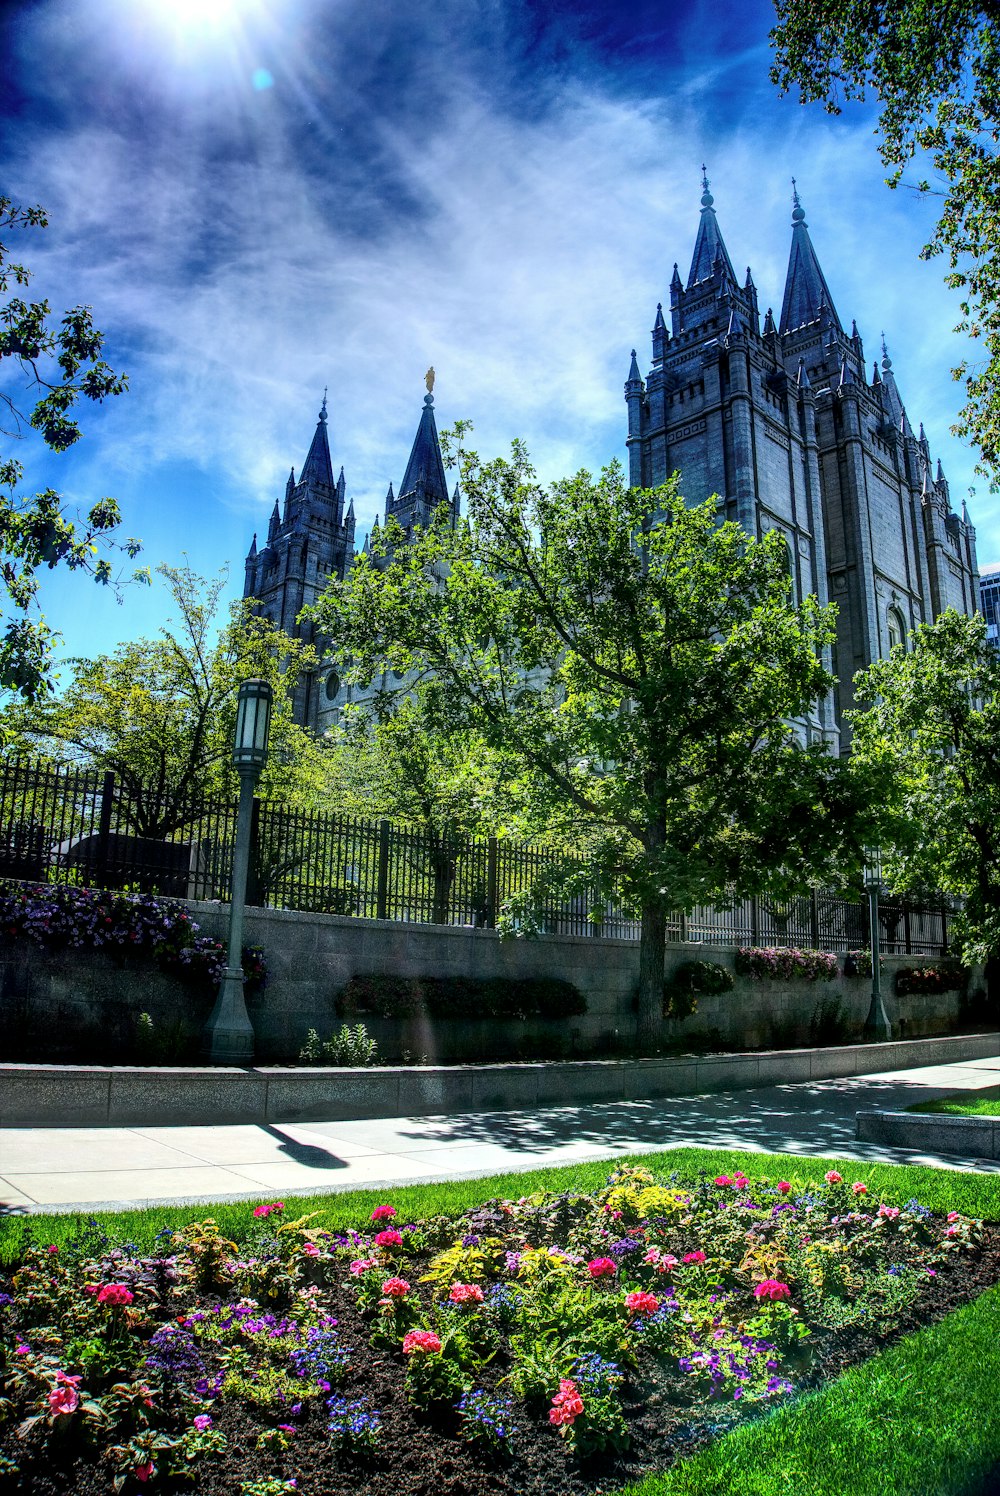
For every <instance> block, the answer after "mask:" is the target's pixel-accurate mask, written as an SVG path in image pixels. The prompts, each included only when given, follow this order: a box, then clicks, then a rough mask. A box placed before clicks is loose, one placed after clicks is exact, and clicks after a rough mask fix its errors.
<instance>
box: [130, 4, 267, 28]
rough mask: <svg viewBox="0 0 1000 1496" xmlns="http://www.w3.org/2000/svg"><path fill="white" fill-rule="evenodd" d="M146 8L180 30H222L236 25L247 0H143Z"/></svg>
mask: <svg viewBox="0 0 1000 1496" xmlns="http://www.w3.org/2000/svg"><path fill="white" fill-rule="evenodd" d="M144 3H145V5H146V8H147V10H149V11H150V12H151V13H152V14H153V15H155V16H156V17H157V18H158V19H161V20H163V21H166V22H168V23H169V24H170V25H171V26H172V27H173V29H174V30H175V31H178V32H187V33H192V32H198V31H202V32H216V33H218V32H221V31H226V30H228V29H230V28H231V27H233V26H234V25H235V24H236V23H237V22H238V21H239V20H240V16H241V12H242V11H244V10H245V9H246V0H144Z"/></svg>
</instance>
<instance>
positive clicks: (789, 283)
mask: <svg viewBox="0 0 1000 1496" xmlns="http://www.w3.org/2000/svg"><path fill="white" fill-rule="evenodd" d="M792 203H793V207H792V248H791V253H790V254H789V256H788V275H787V276H786V278H785V297H784V300H783V301H782V303H781V322H780V324H779V326H778V331H779V332H781V333H786V332H792V331H793V330H794V329H795V328H796V327H802V326H803V325H804V324H805V323H806V322H815V321H816V319H817V317H819V315H820V313H821V311H822V310H823V308H827V309H828V310H829V313H830V315H831V316H832V317H833V321H834V324H835V325H836V326H837V327H838V328H840V318H839V317H838V316H837V311H836V308H835V307H834V304H833V297H832V296H831V295H830V288H829V286H828V285H827V283H826V277H825V276H824V274H823V272H822V270H821V269H820V264H819V260H818V259H817V258H816V251H815V250H814V249H813V246H812V240H811V239H810V237H809V225H808V224H807V223H806V214H805V209H804V208H803V206H802V203H801V201H800V199H799V189H798V188H797V187H796V185H795V178H794V177H793V178H792ZM841 331H843V329H842V328H841Z"/></svg>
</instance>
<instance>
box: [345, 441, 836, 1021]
mask: <svg viewBox="0 0 1000 1496" xmlns="http://www.w3.org/2000/svg"><path fill="white" fill-rule="evenodd" d="M463 488H464V491H465V494H466V498H467V504H468V519H467V520H464V521H462V522H461V523H460V524H459V525H457V526H456V527H454V528H452V527H451V526H450V525H449V524H448V523H446V522H444V516H443V515H442V517H441V522H440V523H437V524H435V525H434V526H432V527H431V528H430V529H429V530H428V531H426V532H422V531H420V530H417V531H416V532H414V534H413V535H412V537H410V538H409V539H407V537H406V536H405V535H404V534H403V532H402V530H400V529H399V528H398V526H392V525H390V526H389V527H387V529H386V530H385V531H384V532H383V534H382V537H381V540H380V542H379V543H378V545H377V547H376V548H375V550H374V552H373V553H372V554H369V555H365V556H362V557H360V558H359V560H358V562H357V564H356V565H355V566H354V568H353V569H352V570H351V572H350V573H349V575H348V577H347V578H346V579H345V580H344V581H343V582H337V583H333V584H331V586H330V588H329V589H328V591H327V592H326V594H325V595H324V597H323V598H322V599H321V600H320V601H319V602H318V603H317V605H316V608H315V616H316V620H317V623H318V626H319V627H320V628H321V629H322V631H323V632H324V633H326V634H328V635H329V637H330V638H331V639H332V640H333V647H334V648H335V650H336V651H337V652H338V653H339V654H340V656H341V657H342V658H344V657H350V658H351V659H352V660H353V662H354V663H353V674H354V678H355V679H356V680H357V681H358V682H365V683H367V682H368V681H370V680H371V679H372V678H373V677H374V676H375V675H376V674H377V673H378V672H380V671H381V670H382V669H384V668H385V666H386V665H388V666H389V668H391V669H395V670H397V671H400V672H404V673H411V672H412V673H413V674H414V675H415V677H416V678H417V679H418V680H426V681H433V683H434V689H433V690H432V691H430V692H428V694H427V697H426V702H425V710H426V711H427V712H428V713H430V714H432V716H433V718H434V722H433V726H434V727H435V729H436V730H437V731H439V732H440V733H442V734H443V735H445V736H449V735H452V734H456V735H459V736H460V735H462V734H469V733H471V734H474V735H475V736H476V737H477V738H478V739H481V740H482V741H483V742H484V743H485V744H486V745H487V746H488V747H489V749H490V750H491V751H492V752H493V753H495V754H496V755H497V756H498V758H499V759H501V760H502V761H504V762H505V763H506V765H507V767H508V769H509V771H510V772H511V773H512V774H516V775H519V776H520V789H521V793H522V795H523V797H524V799H525V801H526V803H528V804H529V805H530V810H531V814H532V815H533V816H534V818H535V821H536V823H537V824H538V825H539V826H543V827H545V828H546V830H547V831H548V832H549V833H550V835H553V836H556V837H558V838H559V839H560V840H561V843H562V845H563V846H564V847H565V848H566V850H567V856H566V858H565V861H564V866H563V874H564V878H563V888H564V891H566V890H567V889H572V888H573V887H574V879H578V878H579V868H578V863H579V858H578V857H574V856H573V855H571V854H572V852H573V851H574V849H577V850H578V849H580V848H582V847H584V846H585V847H586V850H587V853H588V860H589V862H590V863H591V870H592V873H593V874H595V875H596V880H597V881H596V887H595V886H594V877H593V876H590V875H588V876H589V881H590V885H591V886H590V889H589V892H590V893H591V895H592V897H593V898H594V900H595V905H596V906H599V905H600V904H601V902H602V901H603V900H604V899H607V898H610V897H612V896H617V897H621V898H623V899H624V901H625V903H626V905H627V906H630V907H631V908H632V909H634V910H635V911H636V912H637V913H638V914H639V916H640V917H641V930H642V934H641V949H640V965H641V979H640V1015H639V1037H640V1042H642V1043H643V1044H646V1045H655V1044H656V1043H657V1041H658V1038H659V1035H660V1032H661V1027H660V1019H661V1004H662V995H663V961H664V947H665V938H666V922H667V916H668V913H669V911H670V910H671V909H687V910H690V909H692V908H693V907H694V906H696V905H698V904H709V905H710V904H717V905H718V904H724V903H725V902H727V900H728V897H729V890H731V889H732V888H734V887H735V889H736V890H737V891H738V893H740V894H746V893H751V892H755V891H758V890H762V889H764V888H775V889H778V890H780V889H782V888H790V887H792V886H797V887H801V886H802V884H803V883H804V882H805V881H807V880H808V879H809V878H810V877H815V878H820V877H825V876H827V875H828V874H829V873H830V870H831V868H832V867H833V866H834V864H835V863H836V861H837V859H838V858H839V856H840V853H841V848H842V842H843V834H844V826H845V824H846V821H848V820H849V817H846V818H845V817H844V816H840V815H838V814H837V813H835V805H836V802H837V801H838V798H839V797H840V796H841V795H844V796H845V805H846V796H847V793H848V791H847V788H846V786H845V782H844V781H845V776H844V775H843V774H842V773H841V772H840V768H839V764H838V763H837V762H836V761H834V760H832V759H831V758H830V757H829V755H828V754H827V753H826V751H825V750H824V748H823V747H822V746H821V745H816V746H813V747H811V748H808V749H806V748H803V747H801V746H800V745H799V744H798V743H797V741H796V740H795V737H794V735H793V733H792V731H791V729H790V727H789V721H790V720H791V719H793V718H799V717H803V716H805V715H806V713H807V712H808V710H809V708H810V706H811V704H812V703H814V702H815V700H816V698H817V697H819V696H820V695H821V693H823V692H825V691H826V690H828V689H829V687H830V684H831V677H830V676H829V674H828V673H827V671H826V670H825V669H824V667H823V665H822V663H821V659H822V654H823V651H824V649H825V647H826V645H827V644H828V642H829V640H830V638H831V618H830V613H829V610H826V609H823V608H821V607H820V606H819V605H818V603H817V602H816V601H815V599H813V598H808V599H806V600H805V601H804V602H803V603H802V604H801V605H800V606H799V607H794V606H792V604H791V603H790V601H789V584H788V579H787V575H786V569H785V557H784V546H783V544H782V541H781V539H780V537H779V536H777V535H772V536H768V537H765V538H764V539H763V540H761V541H756V540H752V539H749V538H748V537H747V536H746V534H745V533H744V532H743V531H742V530H741V529H740V528H739V527H738V526H736V525H734V524H722V525H720V524H718V523H717V517H716V508H715V502H714V500H712V501H709V502H708V503H707V504H703V505H701V506H700V507H699V508H696V509H688V508H687V507H686V506H685V503H684V500H683V499H682V498H681V497H680V496H679V494H678V493H677V486H676V480H675V481H674V482H671V483H670V484H668V485H666V486H665V487H663V488H661V489H657V490H655V491H651V492H644V491H640V490H634V489H629V488H628V486H627V485H626V483H625V481H624V479H623V475H622V473H621V470H620V468H619V467H618V466H617V465H615V466H612V467H611V468H609V469H607V470H606V471H605V472H604V473H603V474H602V475H601V477H600V478H599V479H598V480H596V481H594V480H593V479H592V478H591V477H590V476H589V475H588V474H586V473H580V474H578V475H577V476H576V477H573V478H569V479H566V480H564V481H562V482H559V483H554V484H552V485H551V486H550V487H549V488H547V489H546V488H543V487H541V486H540V485H539V483H538V482H537V480H536V477H535V473H534V471H533V469H532V468H531V466H530V464H529V462H528V459H527V456H526V454H525V452H524V450H523V448H522V447H521V446H520V444H515V446H514V449H513V455H512V458H511V460H510V461H509V462H507V461H502V460H498V461H495V462H491V463H488V464H481V463H480V462H479V461H478V459H477V458H476V457H475V456H474V455H471V454H470V455H465V456H464V460H463ZM654 516H655V518H654Z"/></svg>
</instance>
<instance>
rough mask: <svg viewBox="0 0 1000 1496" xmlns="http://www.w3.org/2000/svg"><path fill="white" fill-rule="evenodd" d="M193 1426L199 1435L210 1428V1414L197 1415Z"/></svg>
mask: <svg viewBox="0 0 1000 1496" xmlns="http://www.w3.org/2000/svg"><path fill="white" fill-rule="evenodd" d="M194 1426H195V1428H196V1429H197V1430H198V1432H199V1434H203V1433H204V1432H205V1430H206V1429H207V1428H211V1427H212V1415H211V1413H199V1414H198V1416H197V1418H196V1419H195V1421H194Z"/></svg>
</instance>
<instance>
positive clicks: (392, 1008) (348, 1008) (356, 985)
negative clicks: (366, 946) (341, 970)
mask: <svg viewBox="0 0 1000 1496" xmlns="http://www.w3.org/2000/svg"><path fill="white" fill-rule="evenodd" d="M338 1007H339V1010H340V1013H341V1015H342V1016H343V1017H344V1018H353V1017H354V1016H355V1015H356V1014H358V1013H370V1014H374V1015H375V1016H377V1017H379V1018H413V1017H416V1016H417V1015H418V1014H421V1013H427V1014H429V1015H430V1016H431V1017H432V1018H465V1019H477V1018H518V1019H525V1018H573V1017H576V1016H577V1015H578V1014H581V1013H586V1011H587V1000H586V998H585V997H584V995H583V993H582V992H581V991H580V989H579V988H578V987H575V986H574V985H573V983H572V982H564V981H561V980H560V979H559V978H557V977H524V978H522V979H521V980H515V979H513V978H510V977H487V978H475V977H392V976H383V975H381V974H375V975H372V976H364V977H361V976H358V977H352V978H351V980H350V981H349V982H348V983H347V986H346V987H345V988H344V989H343V991H342V992H341V993H340V996H339V998H338Z"/></svg>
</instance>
